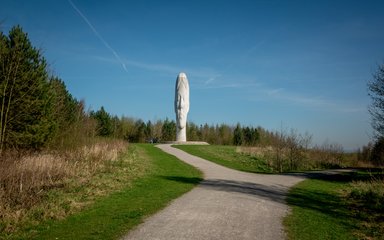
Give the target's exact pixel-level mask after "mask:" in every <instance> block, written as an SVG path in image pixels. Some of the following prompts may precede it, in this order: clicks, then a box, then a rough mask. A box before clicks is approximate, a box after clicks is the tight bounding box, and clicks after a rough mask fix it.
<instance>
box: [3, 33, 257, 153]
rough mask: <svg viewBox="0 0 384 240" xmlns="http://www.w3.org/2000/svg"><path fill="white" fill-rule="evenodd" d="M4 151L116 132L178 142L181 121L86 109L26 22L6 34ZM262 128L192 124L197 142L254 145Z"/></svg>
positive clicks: (192, 136) (128, 136)
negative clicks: (55, 72) (25, 29)
mask: <svg viewBox="0 0 384 240" xmlns="http://www.w3.org/2000/svg"><path fill="white" fill-rule="evenodd" d="M0 104H1V106H0V152H3V151H4V150H5V149H20V148H21V149H32V150H38V149H42V148H45V147H53V146H56V147H57V146H61V145H70V144H75V141H74V140H73V139H76V142H77V143H79V140H81V139H84V138H86V137H95V136H102V137H114V138H121V139H125V140H127V141H129V142H161V141H173V140H174V139H175V134H176V124H175V121H173V120H169V119H165V120H159V121H156V122H151V121H147V122H144V121H143V120H141V119H133V118H129V117H117V116H112V115H111V114H109V113H108V112H107V111H106V110H105V109H104V107H101V108H100V109H99V110H97V111H90V112H87V111H85V104H84V102H83V101H79V100H77V99H76V98H74V97H73V96H72V95H71V93H70V92H69V91H68V90H67V88H66V86H65V83H64V81H62V80H61V79H60V78H59V77H58V76H53V75H51V74H49V69H48V64H47V61H46V59H45V58H44V57H43V55H42V53H41V50H40V49H37V48H35V47H34V46H32V44H31V42H30V40H29V39H28V34H27V33H25V32H23V30H22V28H21V27H20V26H15V27H13V28H12V29H11V30H10V31H9V33H8V35H6V34H4V33H3V32H1V33H0ZM258 131H259V129H257V128H253V127H241V126H240V124H238V125H237V126H236V127H233V126H229V125H226V124H221V125H215V126H213V125H211V126H210V125H208V124H204V125H196V124H194V123H188V126H187V135H188V139H189V140H191V141H206V142H209V143H212V144H227V145H229V144H235V145H253V144H255V143H256V142H257V140H258V138H259V133H258Z"/></svg>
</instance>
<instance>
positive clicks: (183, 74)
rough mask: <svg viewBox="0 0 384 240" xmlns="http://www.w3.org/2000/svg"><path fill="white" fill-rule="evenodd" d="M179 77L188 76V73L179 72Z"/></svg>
mask: <svg viewBox="0 0 384 240" xmlns="http://www.w3.org/2000/svg"><path fill="white" fill-rule="evenodd" d="M177 77H178V78H187V75H186V74H185V73H183V72H181V73H179V75H178V76H177Z"/></svg>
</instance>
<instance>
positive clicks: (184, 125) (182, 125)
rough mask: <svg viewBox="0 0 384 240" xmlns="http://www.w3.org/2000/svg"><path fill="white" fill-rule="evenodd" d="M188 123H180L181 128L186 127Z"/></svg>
mask: <svg viewBox="0 0 384 240" xmlns="http://www.w3.org/2000/svg"><path fill="white" fill-rule="evenodd" d="M186 125H187V124H186V123H181V122H180V123H179V129H183V128H185V127H186Z"/></svg>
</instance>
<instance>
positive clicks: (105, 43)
mask: <svg viewBox="0 0 384 240" xmlns="http://www.w3.org/2000/svg"><path fill="white" fill-rule="evenodd" d="M68 2H69V4H71V6H72V7H73V9H74V10H75V11H76V12H77V13H78V14H79V15H80V17H81V18H82V19H83V20H84V21H85V22H86V23H87V25H88V26H89V28H90V29H91V30H92V32H93V33H94V34H95V35H96V37H97V38H98V39H99V40H100V41H101V42H102V43H103V44H104V46H105V47H106V48H108V50H109V51H111V52H112V54H113V56H115V58H116V60H117V61H118V62H119V63H120V64H121V66H122V67H123V69H124V70H125V71H126V72H128V70H127V67H126V66H125V63H124V61H123V60H122V59H121V58H120V56H119V55H118V54H117V52H116V51H115V50H114V49H113V48H112V47H111V45H109V44H108V43H107V41H105V40H104V38H103V37H102V36H101V35H100V33H99V32H98V31H97V30H96V28H95V27H94V26H93V25H92V23H91V22H90V21H89V20H88V18H87V17H86V16H85V15H84V14H83V13H82V12H81V11H80V9H78V8H77V7H76V5H75V4H74V3H73V2H72V1H71V0H68Z"/></svg>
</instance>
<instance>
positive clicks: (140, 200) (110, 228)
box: [34, 144, 202, 239]
mask: <svg viewBox="0 0 384 240" xmlns="http://www.w3.org/2000/svg"><path fill="white" fill-rule="evenodd" d="M135 147H137V148H139V150H140V151H139V152H141V153H142V154H144V157H145V158H147V159H149V160H150V164H151V167H150V168H149V170H148V172H147V173H146V174H145V175H144V176H142V177H140V178H138V179H136V180H134V181H133V183H131V184H130V185H129V186H127V187H126V188H124V189H122V190H120V191H118V192H115V193H112V194H110V195H108V196H106V197H102V198H101V199H97V200H96V201H95V203H94V204H92V205H91V206H89V207H87V208H86V209H84V210H82V211H81V212H79V213H76V214H74V215H71V216H70V217H68V218H66V219H64V220H62V221H52V222H48V223H45V224H41V225H40V227H39V228H38V229H37V233H36V234H35V236H34V237H35V239H116V238H118V237H121V236H122V235H124V234H125V233H126V232H127V231H128V230H129V229H131V228H133V227H134V226H136V225H137V224H139V223H141V222H142V221H143V219H144V218H145V217H146V216H148V215H150V214H153V213H155V212H156V211H158V210H160V209H162V208H164V207H165V206H166V205H167V204H168V203H169V202H170V201H171V200H172V199H175V198H177V197H178V196H180V195H182V194H183V193H185V192H187V191H189V190H191V189H192V188H193V187H194V186H195V185H196V184H197V183H198V182H199V181H200V180H201V176H202V175H201V172H199V171H198V170H196V169H195V168H193V167H192V166H190V165H187V164H185V163H183V162H181V161H180V160H178V159H177V158H175V157H173V156H171V155H169V154H166V153H164V152H163V151H161V150H160V149H158V148H156V147H154V146H153V145H149V144H138V145H136V146H135ZM35 231H36V229H35Z"/></svg>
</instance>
